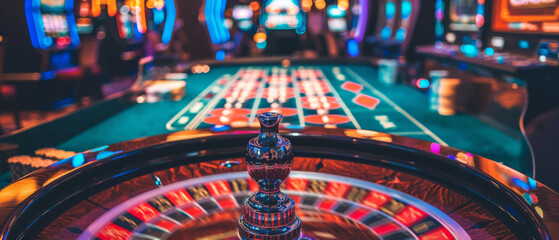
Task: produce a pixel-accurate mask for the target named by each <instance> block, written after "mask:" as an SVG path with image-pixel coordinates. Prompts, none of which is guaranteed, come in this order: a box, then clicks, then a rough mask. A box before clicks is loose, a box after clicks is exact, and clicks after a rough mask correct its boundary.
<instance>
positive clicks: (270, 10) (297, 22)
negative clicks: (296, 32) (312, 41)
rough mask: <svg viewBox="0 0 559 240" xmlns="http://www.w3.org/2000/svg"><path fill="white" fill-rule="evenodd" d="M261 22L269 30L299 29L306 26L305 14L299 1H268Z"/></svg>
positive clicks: (265, 2)
mask: <svg viewBox="0 0 559 240" xmlns="http://www.w3.org/2000/svg"><path fill="white" fill-rule="evenodd" d="M261 22H262V23H264V26H265V27H266V28H267V29H274V30H287V29H298V28H300V27H302V26H304V13H303V11H302V10H301V7H300V6H299V1H297V0H267V1H264V9H263V12H262V21H261Z"/></svg>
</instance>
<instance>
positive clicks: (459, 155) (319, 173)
mask: <svg viewBox="0 0 559 240" xmlns="http://www.w3.org/2000/svg"><path fill="white" fill-rule="evenodd" d="M266 114H269V113H263V114H260V115H259V120H261V125H262V126H263V127H262V129H261V131H260V132H259V131H258V129H254V128H231V129H227V130H216V129H213V130H212V129H201V130H190V131H182V132H176V133H171V134H164V135H157V136H152V137H146V138H140V139H136V140H133V141H128V142H123V143H119V144H114V145H110V146H103V147H99V148H96V149H92V150H89V151H86V152H83V153H80V154H77V155H76V156H74V157H71V158H68V159H65V160H63V161H61V162H58V163H56V164H53V165H51V166H49V167H47V168H44V169H40V170H38V171H36V172H34V173H32V174H30V175H27V176H25V177H23V178H22V179H20V180H19V181H17V182H15V183H14V184H12V185H10V186H8V187H7V188H5V189H4V190H2V191H0V199H1V200H0V201H1V202H2V204H1V206H2V208H1V212H0V217H1V218H0V219H2V222H3V227H2V233H1V236H2V239H31V238H33V239H239V238H243V239H298V238H303V239H554V238H557V237H558V236H559V235H558V232H557V228H556V227H557V226H558V225H557V224H558V223H559V210H558V208H557V206H559V194H557V193H556V192H554V191H552V190H550V189H549V188H547V187H546V186H544V185H543V184H540V183H538V182H536V181H535V180H533V179H531V178H529V177H526V176H524V175H522V174H520V173H518V172H516V171H514V170H512V169H510V168H508V167H506V166H504V165H502V164H499V163H496V162H493V161H490V160H488V159H485V158H482V157H479V156H475V155H472V154H469V153H466V152H462V151H460V150H457V149H452V148H448V147H444V146H440V145H438V144H436V143H430V142H426V141H421V140H416V139H411V138H407V137H402V136H395V135H389V134H385V133H378V132H372V131H364V130H349V129H324V128H319V127H305V128H300V129H287V128H280V129H281V135H282V136H284V137H286V138H284V137H281V136H279V135H278V134H277V129H278V124H279V119H281V117H277V116H278V115H279V116H281V115H280V114H272V115H274V116H276V119H275V120H270V121H271V122H263V120H262V119H261V116H265V115H266ZM255 136H258V137H255ZM253 137H255V138H253ZM251 138H253V139H251ZM270 139H271V140H270ZM287 139H289V140H290V141H291V143H289V140H287ZM249 141H250V142H249ZM247 142H249V147H248V153H247ZM247 163H248V164H247ZM247 165H248V166H247ZM247 168H248V173H247V171H246V170H247ZM289 174H290V175H289ZM287 175H289V177H287ZM280 185H281V189H282V190H281V192H279V189H280ZM23 186H25V187H26V188H25V189H28V188H30V187H32V190H33V191H21V189H23V188H22V187H23ZM255 193H256V194H255ZM253 194H254V195H253ZM247 199H248V200H247ZM241 216H242V217H241ZM247 229H248V230H247Z"/></svg>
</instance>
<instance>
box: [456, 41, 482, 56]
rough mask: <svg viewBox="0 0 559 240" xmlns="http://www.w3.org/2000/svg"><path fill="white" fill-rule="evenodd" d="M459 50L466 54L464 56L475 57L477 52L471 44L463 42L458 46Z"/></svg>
mask: <svg viewBox="0 0 559 240" xmlns="http://www.w3.org/2000/svg"><path fill="white" fill-rule="evenodd" d="M460 50H461V51H462V53H464V55H466V57H475V56H477V54H478V49H477V47H476V46H474V45H472V44H464V45H462V46H460Z"/></svg>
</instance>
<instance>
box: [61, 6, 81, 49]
mask: <svg viewBox="0 0 559 240" xmlns="http://www.w3.org/2000/svg"><path fill="white" fill-rule="evenodd" d="M65 10H66V21H68V32H69V33H70V40H71V41H72V46H74V47H78V45H80V35H79V34H78V25H77V24H76V18H75V17H74V1H73V0H66V6H65Z"/></svg>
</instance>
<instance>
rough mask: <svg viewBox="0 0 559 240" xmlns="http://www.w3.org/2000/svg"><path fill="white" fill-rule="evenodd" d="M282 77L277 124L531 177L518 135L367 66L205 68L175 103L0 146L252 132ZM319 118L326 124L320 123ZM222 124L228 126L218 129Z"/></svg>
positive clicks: (98, 111)
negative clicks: (388, 139)
mask: <svg viewBox="0 0 559 240" xmlns="http://www.w3.org/2000/svg"><path fill="white" fill-rule="evenodd" d="M305 70H307V71H310V72H312V73H314V74H315V77H316V78H318V80H319V82H320V84H319V85H320V86H321V87H322V88H323V90H324V96H325V97H327V98H328V102H329V103H331V105H330V108H331V109H330V110H329V111H328V112H327V113H326V114H325V113H322V114H323V115H320V114H319V113H317V110H316V109H312V108H309V107H308V106H306V105H305V103H306V102H308V98H307V97H309V96H307V95H308V93H306V92H305V89H303V84H302V81H303V80H305V79H302V78H301V76H300V75H298V74H299V72H301V71H305ZM282 71H283V72H284V73H285V74H286V75H287V76H289V82H288V84H287V86H286V87H287V88H289V89H288V90H289V92H291V93H292V94H291V95H289V94H288V95H289V96H288V97H287V98H286V100H285V102H283V103H281V104H280V107H281V108H287V110H289V111H288V112H289V113H290V114H288V115H286V117H285V118H284V121H283V124H284V125H286V126H287V127H288V128H289V127H292V128H297V127H298V126H301V125H307V126H326V127H335V128H349V129H365V130H373V131H379V132H385V133H391V134H397V135H402V136H408V137H412V138H418V139H422V140H427V141H431V142H434V143H438V144H441V145H448V146H451V147H454V148H458V149H461V150H463V151H465V152H469V153H473V154H477V155H481V156H483V157H487V158H489V159H492V160H495V161H497V162H502V163H504V164H506V165H508V166H510V167H512V168H514V169H517V170H519V171H521V172H523V173H525V174H529V173H531V161H530V160H529V159H526V157H524V156H525V154H523V142H522V141H521V138H519V137H518V136H521V135H520V134H518V136H516V137H515V136H511V135H510V134H506V133H504V132H501V131H500V130H499V129H497V128H494V127H493V126H491V125H489V124H487V123H485V122H484V121H481V120H480V119H478V118H477V117H475V116H472V115H468V114H458V115H453V116H441V115H439V114H438V113H437V112H434V111H430V110H429V99H428V97H427V95H426V94H425V93H423V92H420V91H418V90H417V89H414V88H413V87H410V86H408V85H402V84H392V85H387V84H383V83H381V81H379V72H378V71H379V70H378V68H377V67H373V66H372V65H368V64H345V65H344V64H336V65H334V64H301V65H296V64H293V65H291V66H289V67H288V68H283V67H281V66H280V65H269V64H267V65H254V64H250V65H248V64H247V65H220V66H212V67H211V70H210V71H209V72H208V73H205V74H189V75H188V77H187V78H186V79H184V80H183V81H186V82H187V85H186V95H185V97H184V98H182V99H181V100H179V101H170V100H167V101H161V102H155V103H130V102H128V103H127V104H126V106H125V107H120V108H115V107H106V106H103V105H101V106H97V107H92V109H90V110H87V113H81V114H82V115H84V116H81V117H72V116H69V117H67V118H66V119H65V120H64V119H59V120H56V121H59V123H58V125H50V127H49V128H48V129H50V130H49V131H53V130H52V129H54V128H58V129H59V130H57V131H59V132H60V134H57V133H56V134H50V135H55V136H54V137H53V138H52V139H49V137H48V136H43V135H44V134H40V133H33V129H31V130H30V131H27V132H24V133H23V134H16V135H14V136H10V137H9V138H6V139H4V140H5V141H10V140H11V141H12V142H14V141H15V142H18V143H19V144H20V145H25V142H26V141H27V142H33V144H31V143H29V144H30V145H33V147H32V148H34V149H36V148H39V147H55V148H58V149H63V150H69V151H76V152H79V151H85V150H88V149H93V148H96V147H100V146H104V145H108V144H113V143H118V142H122V141H126V140H131V139H136V138H141V137H146V136H152V135H157V134H163V133H169V132H173V131H179V130H188V129H197V128H208V127H215V125H216V124H218V125H228V124H232V125H239V124H241V125H243V122H244V126H246V125H250V123H253V125H254V122H255V116H256V114H257V113H258V112H259V109H264V108H270V107H271V105H272V103H269V101H268V99H267V96H266V94H267V93H266V91H267V89H268V88H269V87H270V82H267V81H263V80H262V79H265V78H264V77H265V76H271V75H272V74H274V72H276V73H277V72H282ZM248 72H260V77H257V80H256V82H254V83H255V84H254V85H253V86H252V87H254V89H253V90H252V91H251V94H252V96H250V97H248V98H247V99H246V100H245V101H243V102H242V103H241V105H242V106H240V105H237V106H236V107H240V108H242V111H238V110H237V111H234V113H232V115H229V116H226V117H227V118H223V116H221V117H220V116H216V115H220V111H218V110H219V109H223V108H225V105H226V103H227V101H226V99H227V97H229V95H230V94H231V91H233V90H234V88H236V87H237V88H238V89H240V90H242V89H243V86H240V87H239V86H237V84H238V83H239V81H241V80H243V79H244V78H245V76H246V73H248ZM245 80H246V79H245ZM295 82H297V83H298V84H294V83H295ZM306 98H307V99H306ZM359 99H361V100H364V101H359ZM276 101H277V99H276ZM117 102H118V103H114V104H120V105H122V101H117ZM105 104H106V105H107V103H105ZM368 104H369V105H368ZM276 105H277V104H276ZM276 107H277V106H276ZM233 108H235V106H233ZM106 109H111V110H110V111H109V110H106ZM77 114H80V113H76V114H75V115H77ZM221 115H224V114H221ZM324 115H326V116H328V118H327V119H324V117H323V116H324ZM91 119H98V120H95V121H94V120H91ZM223 120H230V121H231V122H227V121H226V122H221V121H223ZM63 121H65V122H63ZM77 121H84V122H88V124H87V125H83V124H82V125H83V126H82V127H81V128H80V129H74V130H73V131H69V130H67V129H71V128H73V125H79V124H77V123H76V122H77ZM317 121H318V122H317ZM324 121H326V122H327V123H326V122H324ZM330 121H331V122H330ZM220 122H221V123H220ZM54 124H56V123H54ZM84 126H87V127H84ZM218 127H219V126H218ZM45 129H46V128H45ZM65 131H67V132H66V133H62V132H65ZM18 135H19V136H18ZM29 139H33V140H32V141H31V140H29ZM0 140H1V139H0ZM24 147H25V146H24ZM29 148H31V147H29ZM28 150H29V149H28Z"/></svg>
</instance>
